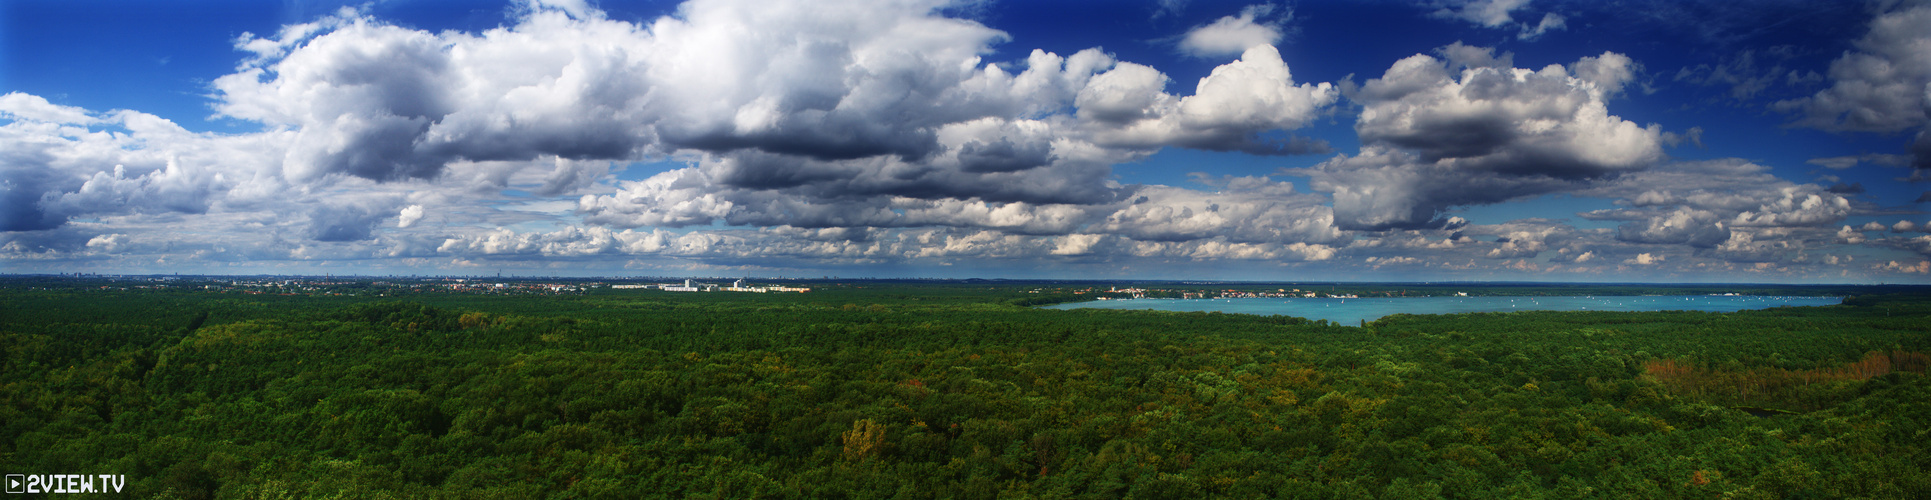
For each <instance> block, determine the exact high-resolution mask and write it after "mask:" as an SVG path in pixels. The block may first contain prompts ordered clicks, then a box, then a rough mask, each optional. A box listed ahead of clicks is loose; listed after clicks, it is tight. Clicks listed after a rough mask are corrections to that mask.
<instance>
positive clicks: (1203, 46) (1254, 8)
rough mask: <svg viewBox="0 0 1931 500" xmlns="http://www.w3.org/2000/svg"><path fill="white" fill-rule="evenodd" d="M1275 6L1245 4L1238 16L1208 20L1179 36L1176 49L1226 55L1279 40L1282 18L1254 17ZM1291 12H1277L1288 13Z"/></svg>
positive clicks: (1207, 55) (1286, 16)
mask: <svg viewBox="0 0 1931 500" xmlns="http://www.w3.org/2000/svg"><path fill="white" fill-rule="evenodd" d="M1275 9H1276V7H1275V5H1273V4H1260V5H1249V6H1247V7H1246V8H1243V9H1241V10H1240V15H1238V16H1225V17H1222V18H1220V19H1217V20H1215V21H1214V22H1212V23H1209V24H1204V25H1200V26H1196V27H1194V28H1193V29H1192V30H1188V31H1187V34H1186V36H1184V37H1181V39H1180V51H1181V52H1185V53H1187V54H1189V55H1193V56H1195V57H1219V56H1230V55H1235V54H1240V53H1242V52H1246V51H1247V49H1248V48H1250V47H1253V46H1255V45H1273V44H1274V43H1275V42H1279V41H1281V28H1280V24H1281V23H1283V22H1286V19H1277V20H1274V21H1271V22H1270V21H1258V22H1257V20H1258V19H1261V18H1265V17H1268V15H1269V14H1272V13H1273V12H1274V10H1275ZM1292 16H1293V14H1292V13H1289V14H1287V15H1283V16H1281V17H1282V18H1288V17H1292Z"/></svg>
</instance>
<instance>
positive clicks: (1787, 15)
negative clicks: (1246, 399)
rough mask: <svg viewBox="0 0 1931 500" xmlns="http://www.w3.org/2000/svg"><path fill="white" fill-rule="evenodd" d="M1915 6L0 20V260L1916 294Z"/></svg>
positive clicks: (241, 271) (176, 266)
mask: <svg viewBox="0 0 1931 500" xmlns="http://www.w3.org/2000/svg"><path fill="white" fill-rule="evenodd" d="M1928 126H1931V2H1922V1H1873V2H1867V3H1861V2H1802V1H1768V2H1743V3H1735V2H1714V1H1709V2H1694V1H1692V2H1676V1H1663V0H1637V1H1633V2H1618V3H1614V4H1602V3H1598V2H1573V1H1559V0H1438V1H1429V2H1418V3H1410V2H1380V1H1363V2H1274V3H1257V2H1209V1H1187V0H1146V1H1138V2H1100V1H1074V2H979V1H959V2H946V1H937V0H853V1H806V0H769V1H751V0H693V1H689V2H681V3H677V2H663V1H643V2H619V1H604V2H591V1H585V0H519V1H512V2H477V1H466V0H390V1H377V2H360V1H358V2H344V1H310V2H246V1H209V2H184V3H174V2H136V1H112V0H97V1H80V2H75V1H51V0H18V1H10V2H5V3H0V273H6V274H34V273H46V274H53V273H75V272H82V273H100V274H130V275H140V274H169V273H181V274H197V275H252V274H275V275H317V276H319V275H324V274H335V275H360V276H385V275H412V274H413V275H438V276H463V275H493V274H496V273H497V272H498V271H499V270H500V271H501V272H502V273H505V274H517V275H524V276H556V277H572V276H639V275H648V276H665V277H669V276H747V277H754V278H755V277H760V276H870V277H877V278H901V277H902V278H939V279H946V278H951V279H959V278H974V277H979V278H1020V279H1033V278H1036V279H1074V280H1087V279H1090V280H1123V281H1130V280H1138V279H1146V280H1189V279H1194V280H1231V281H1252V282H1337V281H1338V282H1430V281H1432V282H1441V281H1470V282H1476V281H1521V282H1583V283H1631V282H1633V283H1931V215H1927V213H1926V211H1925V208H1926V203H1927V202H1931V190H1928V189H1931V187H1927V186H1931V184H1927V182H1928V181H1931V132H1927V127H1928Z"/></svg>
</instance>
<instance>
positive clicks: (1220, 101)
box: [1075, 45, 1339, 155]
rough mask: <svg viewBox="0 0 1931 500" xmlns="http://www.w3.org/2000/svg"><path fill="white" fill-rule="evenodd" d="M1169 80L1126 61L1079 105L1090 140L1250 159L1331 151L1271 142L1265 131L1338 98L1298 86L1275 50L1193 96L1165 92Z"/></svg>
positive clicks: (1210, 78) (1257, 49)
mask: <svg viewBox="0 0 1931 500" xmlns="http://www.w3.org/2000/svg"><path fill="white" fill-rule="evenodd" d="M1166 81H1167V77H1166V75H1163V74H1160V73H1159V72H1157V71H1155V70H1153V69H1152V68H1149V67H1146V66H1141V65H1137V64H1131V63H1121V64H1120V65H1118V66H1116V67H1114V68H1113V69H1112V70H1110V71H1107V72H1105V73H1102V74H1100V75H1098V76H1095V77H1093V79H1092V80H1091V81H1090V82H1089V83H1088V84H1087V86H1086V88H1084V89H1081V90H1080V92H1079V97H1078V99H1077V101H1076V102H1075V103H1076V105H1077V106H1078V107H1079V116H1080V117H1081V118H1083V119H1086V120H1087V121H1088V129H1087V131H1088V133H1089V134H1090V136H1089V137H1090V138H1091V140H1092V142H1094V143H1096V144H1099V145H1103V146H1112V147H1122V148H1158V147H1160V146H1164V145H1175V146H1182V147H1189V148H1195V149H1206V150H1214V151H1242V152H1247V153H1252V154H1263V155H1266V154H1296V153H1311V152H1323V151H1326V145H1325V144H1324V143H1316V142H1308V141H1305V140H1297V139H1289V140H1285V141H1283V140H1266V139H1262V138H1260V137H1259V134H1260V133H1261V132H1265V131H1272V130H1293V129H1298V128H1301V127H1302V126H1304V125H1306V124H1307V123H1308V122H1309V121H1311V120H1313V119H1314V118H1315V117H1317V116H1319V115H1320V114H1321V113H1323V112H1324V111H1325V110H1326V108H1327V107H1328V106H1329V105H1332V104H1333V103H1334V102H1335V100H1336V99H1338V98H1339V92H1337V91H1336V90H1335V89H1334V87H1333V86H1332V85H1329V84H1327V83H1319V84H1313V83H1303V84H1298V85H1296V84H1295V83H1294V78H1293V75H1292V73H1291V72H1290V71H1289V70H1288V67H1287V63H1286V62H1284V61H1282V60H1281V53H1280V51H1279V50H1277V49H1275V48H1274V46H1272V45H1256V46H1253V47H1250V48H1248V49H1247V50H1246V51H1245V52H1243V53H1242V54H1241V58H1240V59H1239V60H1237V61H1234V62H1231V63H1227V64H1223V65H1221V66H1219V67H1216V68H1214V70H1213V72H1212V73H1211V74H1209V75H1207V76H1206V77H1205V78H1201V79H1200V82H1199V84H1198V85H1197V86H1196V87H1195V89H1194V95H1190V96H1185V97H1180V96H1174V95H1170V94H1167V93H1166V92H1165V91H1164V87H1165V86H1166Z"/></svg>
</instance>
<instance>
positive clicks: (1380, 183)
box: [1297, 44, 1662, 229]
mask: <svg viewBox="0 0 1931 500" xmlns="http://www.w3.org/2000/svg"><path fill="white" fill-rule="evenodd" d="M1443 53H1444V54H1445V55H1448V56H1449V57H1451V60H1452V61H1460V62H1461V64H1451V63H1450V62H1445V61H1443V60H1440V59H1436V58H1434V57H1431V56H1427V55H1421V54H1417V55H1415V56H1412V57H1408V58H1406V59H1403V60H1401V61H1398V62H1396V63H1395V64H1394V65H1393V66H1391V67H1389V69H1388V71H1387V72H1386V73H1384V74H1383V75H1382V77H1381V78H1376V79H1371V80H1368V82H1367V83H1365V84H1363V85H1362V86H1361V87H1360V89H1359V90H1358V91H1356V92H1354V94H1353V95H1351V96H1350V97H1351V98H1352V99H1353V100H1354V101H1355V102H1357V103H1360V104H1361V105H1362V107H1363V109H1362V111H1361V114H1360V117H1359V119H1358V120H1357V121H1356V122H1355V131H1356V132H1357V133H1358V134H1359V135H1360V136H1361V140H1362V143H1363V144H1364V145H1363V147H1362V149H1361V151H1360V153H1358V154H1357V155H1355V156H1352V157H1349V156H1341V157H1337V158H1335V159H1333V160H1330V161H1328V162H1326V163H1322V164H1320V165H1317V166H1315V167H1313V168H1310V169H1303V170H1299V171H1297V172H1300V173H1304V174H1306V175H1309V176H1310V177H1312V180H1313V182H1312V184H1313V187H1314V188H1315V189H1317V190H1321V191H1327V192H1331V193H1334V197H1335V201H1334V203H1335V212H1336V217H1337V220H1339V221H1340V223H1341V226H1342V227H1343V228H1347V229H1385V228H1414V227H1424V226H1428V225H1431V224H1432V223H1433V221H1434V220H1435V218H1436V215H1437V214H1439V213H1441V211H1442V210H1444V209H1446V208H1448V207H1450V206H1455V205H1471V204H1486V203H1495V202H1500V201H1505V200H1508V199H1512V198H1515V197H1520V196H1526V195H1533V194H1541V193H1547V192H1552V191H1557V190H1563V189H1573V188H1579V187H1582V186H1584V185H1586V183H1587V182H1589V181H1591V180H1593V179H1599V178H1605V177H1607V176H1610V175H1612V174H1619V173H1623V172H1631V171H1638V170H1641V169H1644V168H1647V167H1649V166H1650V165H1652V164H1653V163H1655V162H1656V161H1657V160H1660V159H1661V158H1662V147H1661V130H1660V128H1659V127H1656V126H1653V125H1652V126H1650V127H1643V126H1640V125H1637V124H1635V123H1633V122H1630V121H1627V120H1623V119H1622V118H1620V117H1617V116H1615V115H1611V114H1609V112H1608V105H1607V102H1606V101H1607V99H1608V98H1609V97H1610V96H1613V95H1615V94H1617V93H1619V92H1620V91H1621V89H1622V86H1623V85H1624V84H1625V83H1627V82H1628V81H1629V80H1630V79H1631V78H1632V77H1633V74H1634V70H1633V67H1634V64H1635V63H1634V62H1633V61H1631V60H1630V59H1629V58H1628V57H1626V56H1623V55H1621V54H1616V53H1604V54H1602V55H1600V56H1595V57H1584V58H1582V59H1580V60H1578V61H1577V62H1576V64H1574V65H1572V66H1571V67H1569V68H1565V67H1562V66H1555V65H1551V66H1548V67H1545V68H1543V69H1541V70H1528V69H1518V68H1507V67H1496V66H1493V65H1492V64H1495V63H1497V62H1501V61H1506V60H1507V56H1506V55H1505V56H1503V57H1500V58H1497V57H1493V56H1490V55H1489V54H1492V52H1489V51H1487V49H1472V48H1469V47H1466V46H1461V45H1459V44H1457V45H1451V46H1449V47H1446V48H1444V49H1443ZM1456 66H1461V67H1462V69H1461V73H1460V74H1459V75H1453V74H1451V73H1450V70H1451V69H1453V68H1455V67H1456Z"/></svg>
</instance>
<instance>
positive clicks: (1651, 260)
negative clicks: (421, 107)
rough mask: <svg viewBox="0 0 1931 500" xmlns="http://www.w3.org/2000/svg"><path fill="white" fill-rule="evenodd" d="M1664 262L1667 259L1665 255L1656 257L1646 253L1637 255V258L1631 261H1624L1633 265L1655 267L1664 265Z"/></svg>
mask: <svg viewBox="0 0 1931 500" xmlns="http://www.w3.org/2000/svg"><path fill="white" fill-rule="evenodd" d="M1663 260H1665V257H1664V256H1663V255H1654V254H1650V253H1647V252H1645V253H1639V254H1636V256H1635V257H1632V258H1630V259H1629V260H1625V261H1623V263H1624V264H1633V265H1638V266H1653V265H1656V264H1661V263H1663Z"/></svg>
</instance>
